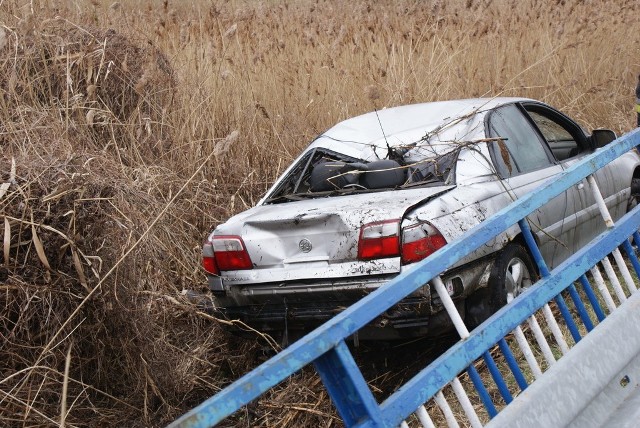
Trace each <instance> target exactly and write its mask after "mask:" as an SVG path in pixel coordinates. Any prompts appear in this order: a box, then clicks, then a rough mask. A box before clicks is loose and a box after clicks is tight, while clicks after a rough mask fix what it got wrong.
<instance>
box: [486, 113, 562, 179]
mask: <svg viewBox="0 0 640 428" xmlns="http://www.w3.org/2000/svg"><path fill="white" fill-rule="evenodd" d="M487 127H488V134H489V136H490V137H491V138H496V139H497V140H496V142H495V143H493V144H492V152H491V157H492V160H493V163H494V165H495V166H496V169H497V172H498V173H499V174H500V175H501V176H502V177H504V178H506V177H511V176H514V175H519V174H523V173H525V172H530V171H535V170H538V169H541V168H547V167H549V166H551V165H553V164H554V163H555V160H554V159H553V157H552V156H551V154H550V153H549V151H548V149H547V148H546V146H545V143H544V141H543V140H542V138H541V137H540V134H539V133H538V132H537V131H536V129H535V128H534V126H533V125H532V124H531V122H530V121H529V120H528V119H527V117H525V116H524V115H523V113H522V112H521V110H520V109H519V108H518V107H517V106H516V105H514V104H508V105H505V106H502V107H499V108H497V109H495V110H494V111H493V112H492V113H491V115H490V116H489V118H488V123H487Z"/></svg>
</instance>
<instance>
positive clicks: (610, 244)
mask: <svg viewBox="0 0 640 428" xmlns="http://www.w3.org/2000/svg"><path fill="white" fill-rule="evenodd" d="M638 145H640V131H638V130H636V131H633V132H631V133H629V134H626V135H624V136H622V137H620V138H619V139H618V140H616V141H615V142H613V143H611V144H609V145H608V146H606V147H605V148H602V149H600V150H598V151H596V152H595V153H593V154H590V155H588V156H586V157H585V158H583V159H582V160H581V161H579V162H577V163H576V164H574V165H573V166H571V167H570V168H569V169H567V170H566V171H564V172H563V173H562V174H560V175H559V176H558V177H555V178H554V179H553V180H552V181H550V182H547V183H546V184H544V185H542V186H541V187H540V188H539V190H538V191H536V192H532V193H530V194H528V195H526V196H525V197H523V198H521V199H518V200H517V201H515V202H514V203H512V204H511V205H510V206H509V207H507V208H505V209H503V210H501V211H500V212H498V213H497V214H496V215H494V216H492V217H491V218H489V219H487V220H486V221H484V222H483V223H482V224H480V225H479V226H477V227H475V228H473V229H472V230H470V231H468V232H467V233H465V234H464V235H463V236H462V237H461V238H460V239H458V240H456V241H453V242H451V243H449V244H448V245H446V246H445V247H443V248H442V249H440V250H439V251H437V252H436V253H434V254H433V255H431V256H430V257H429V258H427V259H425V260H423V261H422V262H419V263H417V264H416V266H415V267H414V268H413V269H411V270H408V271H405V272H403V273H401V274H399V275H398V276H397V277H396V278H394V279H393V280H391V281H389V283H387V284H385V285H384V286H382V287H380V288H379V289H378V290H376V291H375V292H372V293H371V294H369V295H367V296H366V297H364V298H363V299H362V300H360V301H358V302H357V303H355V304H354V305H352V306H351V307H349V308H348V309H346V310H344V311H343V312H341V313H340V314H338V315H337V316H335V317H334V318H333V319H331V320H330V321H328V322H327V323H325V324H324V325H322V326H321V327H319V328H318V329H316V330H314V331H313V332H311V333H309V334H308V335H307V336H305V337H303V338H302V339H300V340H299V341H297V342H295V343H294V344H292V345H291V346H290V347H288V348H286V349H285V350H283V351H282V352H280V353H279V354H277V355H276V356H274V357H273V358H271V359H270V360H269V361H267V362H265V363H264V364H262V365H261V366H259V367H258V368H256V369H254V370H253V371H251V372H250V373H248V374H247V375H245V376H243V377H242V378H241V379H239V380H238V381H236V382H234V383H233V384H231V385H230V386H228V387H227V388H225V389H224V390H222V391H221V392H220V393H218V394H217V395H215V396H213V397H211V398H209V399H208V400H206V401H204V402H203V403H202V404H200V405H199V406H197V407H196V408H194V409H193V410H191V411H190V412H188V413H187V414H185V415H184V416H182V417H181V418H179V419H178V420H176V421H175V422H174V423H172V424H171V425H170V426H171V427H208V426H213V425H215V424H217V423H218V422H220V421H222V420H223V419H224V418H226V417H227V416H229V415H231V414H232V413H234V412H235V411H237V410H239V409H240V408H241V407H242V406H244V405H246V404H247V403H249V402H250V401H252V400H254V399H256V398H257V397H259V396H260V395H261V394H263V393H264V392H265V391H267V390H268V389H270V388H272V387H273V386H275V385H277V384H278V383H280V382H282V381H283V380H285V379H286V378H287V377H289V376H290V375H292V374H294V373H296V372H298V371H299V370H301V369H302V368H303V367H305V366H307V365H309V364H314V366H315V368H316V370H317V371H318V373H319V375H320V377H321V379H322V381H323V383H324V385H325V387H326V389H327V391H328V393H329V395H330V396H331V398H332V401H333V403H334V404H335V406H336V408H337V410H338V413H339V414H340V416H341V417H342V419H343V420H344V423H345V425H346V426H362V427H365V426H371V427H373V426H398V425H399V424H401V423H403V421H404V419H405V418H407V417H408V416H409V415H411V414H412V413H413V412H416V409H418V410H420V408H421V406H423V405H424V404H425V403H426V402H427V401H428V400H430V399H431V398H432V397H434V396H435V395H436V394H438V393H439V392H440V391H441V390H442V388H444V387H445V386H446V385H448V384H449V383H451V382H452V381H457V376H458V375H459V374H461V373H464V372H466V373H468V375H469V377H470V379H471V381H472V382H473V385H474V386H475V388H476V390H477V393H478V395H479V397H480V399H481V401H482V402H483V404H484V406H485V408H486V411H487V413H488V415H489V417H493V416H494V415H495V414H496V413H497V412H498V410H497V409H496V405H495V403H494V402H493V400H492V398H491V396H490V394H488V393H487V392H486V388H485V387H484V385H483V381H482V379H481V378H480V376H479V375H478V373H477V370H476V369H475V367H474V365H473V363H474V361H476V360H477V359H478V358H481V357H482V358H483V360H484V362H485V364H486V365H487V368H488V369H489V372H490V374H491V376H492V378H493V379H494V381H495V383H496V385H497V386H498V390H499V392H500V394H501V396H502V400H503V401H504V402H505V403H507V404H508V403H509V402H510V401H511V399H512V395H511V392H510V391H509V387H508V386H507V385H506V383H505V382H504V379H503V378H502V375H501V374H500V370H498V369H497V368H496V366H495V362H494V360H493V357H492V356H491V355H490V353H489V352H488V350H490V349H491V348H493V347H494V346H495V345H496V344H497V345H498V348H499V350H500V351H501V353H502V356H503V357H504V360H505V361H506V364H507V366H508V367H509V369H510V372H511V373H512V374H513V376H514V378H515V380H516V384H517V385H518V387H519V388H520V389H521V390H523V389H525V388H526V387H527V385H528V383H527V380H526V379H525V376H524V375H523V374H522V371H521V370H520V368H519V366H518V363H517V361H516V360H515V358H514V356H513V354H512V352H511V350H510V346H509V344H508V343H507V341H506V340H505V336H506V335H508V334H509V333H510V332H511V331H513V330H514V329H517V328H519V327H518V326H519V325H520V324H522V323H523V322H525V321H526V320H527V319H529V320H531V318H532V315H533V314H535V313H536V312H537V311H538V310H541V308H544V309H545V310H546V308H545V305H546V304H547V303H548V302H550V301H553V302H555V305H556V306H557V308H558V310H559V312H560V315H561V316H562V320H563V325H564V326H565V327H566V328H567V329H568V330H569V332H570V336H571V338H572V339H573V341H574V342H578V341H579V340H580V339H581V333H580V329H581V328H583V329H584V330H586V331H587V332H588V331H591V330H592V329H593V328H594V325H593V323H594V321H595V322H599V321H602V320H603V319H604V318H605V314H604V311H603V309H602V308H601V307H600V303H599V301H598V298H597V296H596V295H595V293H594V291H593V289H592V288H591V285H590V283H589V281H588V279H587V277H586V275H585V273H586V272H588V271H589V270H590V269H592V268H593V267H594V266H595V265H596V264H597V263H598V262H599V261H601V260H603V259H604V258H606V257H607V255H608V254H609V253H611V252H612V251H614V250H615V249H616V248H618V247H619V246H621V247H622V248H623V249H624V250H625V252H626V253H627V255H628V257H629V258H630V260H631V263H632V266H633V267H634V269H635V271H636V274H638V275H640V262H638V260H637V258H636V256H635V252H634V250H633V248H632V246H631V244H630V243H629V241H628V237H630V236H634V238H636V242H637V243H640V235H638V233H637V232H636V231H637V230H638V228H639V227H640V215H637V210H638V209H640V208H638V209H636V210H633V211H632V212H631V213H629V214H627V215H626V216H624V217H623V218H622V219H620V220H619V221H618V222H617V223H616V224H615V227H613V228H610V229H609V230H607V231H606V232H605V233H603V234H601V235H600V236H598V237H597V238H596V239H594V240H593V241H592V242H591V243H590V244H589V245H587V246H586V247H584V248H582V249H581V250H579V251H578V252H577V253H576V254H574V255H573V256H572V257H570V258H569V259H568V260H566V261H565V262H564V263H562V264H561V265H560V266H558V267H557V268H555V269H554V270H553V271H552V272H550V271H549V269H548V268H547V267H546V265H545V263H544V260H543V259H542V257H541V256H540V252H539V250H538V247H537V245H536V243H535V240H534V239H533V235H532V234H531V231H530V229H529V226H528V223H527V221H526V220H525V218H526V217H527V216H528V215H529V214H531V213H532V212H533V211H534V210H536V209H538V208H539V207H541V206H543V205H545V204H546V203H547V202H548V201H550V200H551V199H553V198H554V197H556V196H558V195H560V194H561V193H563V192H564V191H565V190H566V189H568V188H569V187H570V186H573V185H575V184H576V183H578V182H580V181H581V180H583V179H585V178H586V177H588V176H589V175H591V174H593V173H594V172H595V171H597V170H598V169H600V168H602V167H603V166H604V165H606V164H607V163H609V162H611V161H613V160H614V159H616V158H618V157H619V156H621V155H623V154H624V153H626V152H627V151H629V150H631V149H633V148H634V147H636V146H638ZM514 224H518V225H519V226H520V228H521V231H522V233H523V236H524V237H525V241H526V243H527V246H528V247H529V251H530V253H531V254H532V256H533V258H534V259H535V261H536V263H537V264H538V268H539V272H540V274H541V277H542V278H541V279H540V280H539V281H538V282H537V283H536V284H535V286H533V287H531V288H529V289H527V290H526V291H525V292H524V293H523V294H522V295H521V296H519V297H518V298H517V299H516V300H514V301H513V302H512V303H511V304H510V305H507V306H505V307H504V308H502V309H501V310H500V311H498V312H497V313H496V314H494V315H493V316H492V317H491V318H489V319H488V320H487V321H485V322H484V323H483V324H482V325H481V326H479V327H478V328H476V329H475V330H474V331H472V332H471V333H467V334H466V335H463V340H462V341H460V342H458V343H457V344H456V345H454V346H453V347H451V348H450V349H449V350H448V351H447V352H445V353H444V354H443V355H442V356H440V357H439V358H438V359H436V360H435V361H434V362H433V363H431V364H430V365H429V366H428V367H426V368H425V369H423V370H422V371H421V372H420V373H418V374H417V375H416V376H415V377H414V378H412V379H411V380H410V381H408V382H407V383H406V384H405V385H403V386H402V387H400V388H399V389H398V390H397V391H396V392H395V393H393V394H392V395H391V396H390V397H388V398H387V399H386V400H385V401H384V402H382V403H381V404H378V402H377V401H376V399H375V398H374V396H373V394H372V392H371V389H370V388H369V387H368V385H367V383H366V381H365V380H364V378H363V376H362V373H361V371H360V370H359V368H358V366H357V364H356V362H355V361H354V359H353V356H352V355H351V353H350V351H349V349H348V347H347V345H346V342H345V341H346V340H347V338H349V337H350V336H351V335H353V334H354V333H356V332H357V331H358V330H359V329H360V328H362V327H364V326H365V325H366V324H368V323H369V322H370V321H372V320H373V319H374V318H376V317H377V316H379V315H380V314H382V313H383V312H385V311H386V310H387V309H389V308H390V307H392V306H393V305H395V304H396V303H398V302H399V301H400V300H402V299H403V298H405V297H406V296H408V295H409V294H411V293H412V292H414V291H415V290H417V289H418V288H420V287H422V286H423V285H424V284H426V283H427V282H429V281H432V280H433V279H434V278H437V277H438V275H439V274H441V273H442V272H443V271H445V270H446V269H447V268H449V267H450V266H453V265H454V264H455V263H456V262H457V261H458V260H460V259H461V258H463V257H465V256H467V255H469V254H471V253H472V252H474V251H475V250H476V249H478V248H479V247H481V246H482V245H484V244H485V242H487V241H489V240H491V239H492V238H494V237H496V236H497V235H499V234H500V233H502V232H503V231H505V230H507V229H508V228H510V227H511V226H513V225H514ZM607 261H608V260H607ZM576 280H577V281H579V282H580V284H581V286H582V289H583V293H584V295H585V296H586V297H587V300H588V302H589V304H590V307H591V310H592V311H593V313H594V314H595V316H596V320H592V319H591V317H590V315H589V310H588V309H587V308H586V307H585V305H584V303H583V302H582V300H581V298H580V295H579V292H578V291H577V290H576V288H575V286H574V285H573V283H574V281H576ZM565 290H566V293H563V291H565ZM563 294H566V295H568V296H569V299H570V300H569V303H567V302H566V301H565V299H564V298H563ZM571 311H575V312H576V313H577V314H578V319H579V323H578V324H576V323H575V321H574V319H573V317H572V314H571ZM532 322H534V323H535V319H534V320H533V321H532ZM560 340H561V341H562V339H560ZM551 358H552V357H551ZM456 394H457V393H456ZM462 401H464V400H462ZM422 410H424V408H422ZM425 413H426V412H424V413H421V414H420V416H424V418H427V419H428V415H427V416H425ZM471 419H474V418H473V417H471ZM420 420H421V421H422V420H423V418H422V417H420ZM472 425H473V423H472Z"/></svg>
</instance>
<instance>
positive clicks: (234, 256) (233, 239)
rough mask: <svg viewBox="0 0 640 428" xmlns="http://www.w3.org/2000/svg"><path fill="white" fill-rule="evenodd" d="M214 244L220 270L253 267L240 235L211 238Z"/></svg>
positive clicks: (216, 260) (216, 261) (214, 252)
mask: <svg viewBox="0 0 640 428" xmlns="http://www.w3.org/2000/svg"><path fill="white" fill-rule="evenodd" d="M210 242H211V245H212V246H213V254H214V256H215V263H216V264H217V265H218V269H219V270H221V271H222V270H244V269H252V268H253V264H252V263H251V258H250V257H249V253H248V252H247V249H246V247H245V246H244V242H242V238H240V237H239V236H231V235H221V236H214V237H213V238H211V239H210Z"/></svg>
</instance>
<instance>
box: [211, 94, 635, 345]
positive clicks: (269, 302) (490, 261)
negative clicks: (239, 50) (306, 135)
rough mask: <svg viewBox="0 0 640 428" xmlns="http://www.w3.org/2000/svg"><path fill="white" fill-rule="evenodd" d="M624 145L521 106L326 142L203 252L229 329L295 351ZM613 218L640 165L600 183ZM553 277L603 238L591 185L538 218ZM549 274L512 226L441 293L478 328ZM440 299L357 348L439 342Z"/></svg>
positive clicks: (451, 105)
mask: <svg viewBox="0 0 640 428" xmlns="http://www.w3.org/2000/svg"><path fill="white" fill-rule="evenodd" d="M613 139H615V134H614V133H613V132H612V131H608V130H596V131H593V133H591V134H589V133H586V132H585V131H584V130H583V129H582V128H581V127H580V126H578V125H577V124H576V123H575V122H574V121H573V120H571V119H569V118H568V117H567V116H565V115H564V114H562V113H561V112H559V111H558V110H556V109H554V108H552V107H550V106H548V105H546V104H544V103H541V102H538V101H534V100H530V99H523V98H493V99H470V100H456V101H444V102H433V103H425V104H416V105H409V106H401V107H395V108H388V109H384V110H380V111H375V112H371V113H368V114H364V115H362V116H358V117H355V118H352V119H348V120H346V121H344V122H341V123H339V124H337V125H335V126H334V127H332V128H330V129H329V130H327V131H326V132H324V133H323V134H321V135H320V136H318V137H317V138H316V139H315V140H314V141H312V142H311V144H309V146H308V147H307V148H306V149H305V150H304V151H303V152H302V154H300V156H299V157H298V158H297V159H296V160H295V162H293V164H292V165H291V166H290V167H289V168H288V169H287V170H286V171H285V172H284V174H283V175H282V176H281V177H280V178H279V179H278V180H277V181H276V183H275V184H274V185H273V187H272V188H271V189H270V190H269V191H268V192H267V194H266V195H265V196H264V198H263V199H262V200H261V201H259V202H258V204H257V206H255V207H254V208H251V209H249V210H247V211H245V212H243V213H240V214H238V215H236V216H234V217H232V218H231V219H229V220H228V221H227V222H225V223H224V224H221V225H219V226H218V227H216V229H215V230H214V231H213V232H211V234H210V235H209V236H208V238H207V239H206V241H205V243H204V246H203V266H204V268H205V270H206V271H207V273H208V278H209V287H210V289H211V291H212V294H213V297H214V308H213V310H214V311H215V313H216V314H217V315H218V316H223V317H226V318H228V319H233V320H236V319H237V320H240V321H242V323H239V325H242V324H247V325H249V326H251V327H253V328H256V329H258V330H261V331H267V332H270V333H272V334H277V333H282V334H284V335H285V337H286V336H289V337H291V336H297V335H299V334H300V333H304V332H306V331H308V330H310V329H312V328H314V327H316V326H317V325H318V324H319V323H321V322H323V321H325V320H327V319H328V318H330V317H331V316H333V315H335V314H336V313H338V312H339V311H341V310H342V309H344V308H345V307H347V306H349V305H350V304H352V303H354V302H355V301H356V300H358V299H359V298H361V297H362V296H364V295H366V294H367V293H369V292H371V291H372V290H374V289H376V288H378V287H379V286H381V285H382V284H384V283H385V282H386V281H388V280H389V279H390V278H392V277H394V276H395V275H397V274H398V273H400V272H402V271H404V270H405V269H412V266H413V265H414V263H415V262H417V261H420V260H422V259H424V258H426V257H428V256H429V255H430V254H432V253H433V252H434V251H436V250H438V249H439V248H441V247H443V246H445V245H447V243H448V242H451V241H452V240H454V239H456V238H457V237H459V236H460V235H461V234H462V233H464V232H465V231H467V230H468V229H470V228H472V227H474V226H476V225H477V224H478V223H480V222H482V221H483V220H484V219H486V218H488V217H489V216H491V215H492V214H494V213H496V212H497V211H499V210H500V209H502V208H504V207H506V206H507V205H509V204H510V203H511V202H512V201H513V200H515V199H517V198H519V197H521V196H522V195H525V194H527V193H528V192H532V191H535V189H536V188H537V187H538V186H539V185H540V184H542V183H543V182H545V181H547V180H549V179H552V178H553V177H554V176H555V175H557V174H559V173H560V172H562V171H563V170H564V169H566V168H567V167H569V166H570V165H571V164H573V163H574V162H576V161H577V160H579V159H580V158H581V157H582V156H585V155H586V154H588V153H591V152H593V151H594V150H597V149H598V148H600V147H603V146H604V145H606V144H608V143H609V142H611V141H612V140H613ZM595 179H596V182H597V183H598V186H599V188H600V190H601V192H602V194H603V197H604V199H605V202H606V204H607V206H608V208H609V210H610V212H611V214H612V216H613V217H614V219H617V218H619V217H621V216H622V215H623V214H624V213H625V212H627V210H628V209H629V208H630V207H631V206H633V205H635V204H636V203H637V199H638V197H639V195H640V157H639V156H638V154H637V153H636V152H635V151H632V152H629V153H627V154H625V155H624V156H622V157H620V158H619V159H617V160H615V161H614V162H613V163H611V164H610V165H608V166H607V167H605V168H603V169H602V170H600V171H598V172H597V173H596V174H595ZM528 221H529V224H530V226H531V228H532V230H533V231H534V232H535V236H536V238H537V240H538V243H539V246H540V249H541V252H542V255H543V257H544V258H545V261H546V262H547V264H548V265H549V266H551V267H553V266H555V265H557V264H558V263H560V262H562V261H563V260H565V259H566V258H567V257H568V256H569V255H570V254H572V253H573V252H574V250H575V249H576V248H579V247H582V246H583V245H584V244H585V243H586V242H588V241H590V240H591V239H592V238H593V237H595V236H596V235H597V234H599V233H600V232H602V231H603V230H604V229H605V227H606V226H605V224H604V222H603V221H602V218H601V217H600V216H599V214H598V207H597V205H596V201H595V199H594V196H593V195H592V192H591V191H590V189H589V183H588V181H586V180H585V182H583V183H580V184H579V185H577V186H575V187H573V188H571V189H569V190H568V191H567V192H565V193H564V194H562V195H560V196H558V197H556V198H555V199H553V200H551V201H550V202H549V203H548V204H547V205H546V206H545V207H544V209H540V210H537V211H535V212H534V213H533V214H532V215H531V216H529V218H528ZM536 275H537V272H536V267H535V265H534V264H533V263H532V258H531V256H530V255H529V254H528V252H527V251H526V250H525V246H524V245H523V238H522V237H521V235H520V234H519V229H518V228H517V227H513V228H511V229H509V230H507V231H506V233H503V234H501V235H499V236H498V237H497V238H496V239H494V240H493V241H491V242H489V243H487V245H485V246H484V247H483V248H482V249H480V250H478V251H476V252H475V253H473V255H472V256H471V257H468V258H466V259H464V260H461V261H460V262H459V263H458V264H456V265H455V266H454V267H452V268H451V269H449V270H448V271H447V272H446V273H445V274H444V275H443V280H444V282H445V284H446V286H447V289H448V291H449V293H450V295H451V296H452V298H453V300H454V302H456V305H457V307H458V310H459V311H460V313H461V314H462V315H463V316H464V317H465V321H466V322H467V323H468V324H469V325H471V326H473V325H476V324H478V323H480V322H481V321H483V320H484V319H486V318H487V317H488V316H490V315H491V314H492V313H493V312H495V311H496V310H497V309H499V308H500V307H501V306H503V305H504V304H506V299H507V294H509V293H510V294H513V295H517V294H518V293H519V292H520V290H521V289H522V288H525V287H527V286H528V285H530V284H531V283H532V280H533V279H535V276H536ZM442 309H443V308H442V304H441V302H440V301H439V299H438V296H437V294H436V293H435V291H433V292H432V289H431V287H430V285H429V284H424V286H423V287H421V289H419V290H418V291H417V292H415V293H413V294H412V295H411V296H409V297H408V298H406V299H404V300H403V301H402V302H401V303H400V304H398V305H396V306H394V307H393V308H392V309H390V310H389V311H387V312H386V313H385V314H383V315H382V316H380V317H378V318H377V319H376V320H375V321H374V322H373V323H371V324H370V325H369V326H367V327H366V328H365V329H363V330H362V331H361V332H360V333H359V335H360V338H361V339H385V340H386V339H394V338H402V337H414V336H421V335H438V334H442V333H443V332H445V331H446V330H448V329H450V328H451V325H450V324H449V318H448V316H446V314H445V312H444V311H443V310H442Z"/></svg>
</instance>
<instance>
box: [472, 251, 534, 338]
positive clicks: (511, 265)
mask: <svg viewBox="0 0 640 428" xmlns="http://www.w3.org/2000/svg"><path fill="white" fill-rule="evenodd" d="M536 277H537V273H536V269H535V267H534V264H533V261H532V260H531V256H529V253H528V252H527V251H526V250H525V249H524V247H523V246H522V245H520V244H516V243H511V244H509V245H507V246H506V247H504V249H503V250H502V251H500V252H499V253H498V255H497V257H496V259H495V262H494V264H493V267H492V268H491V273H490V274H489V282H488V286H487V287H486V288H484V289H481V290H478V291H476V292H475V293H473V294H472V295H471V296H469V297H468V298H467V301H466V314H465V321H466V324H467V327H469V328H470V329H471V328H475V327H476V326H478V325H480V324H481V323H482V322H483V321H484V320H486V319H487V318H489V317H490V316H491V315H492V314H494V313H495V312H496V311H497V310H498V309H500V308H501V307H503V306H504V305H506V304H507V295H508V294H511V295H513V296H514V297H515V296H517V295H519V294H520V293H522V292H523V291H524V290H525V289H526V288H528V287H530V286H531V285H532V284H533V283H534V282H535V279H536Z"/></svg>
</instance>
